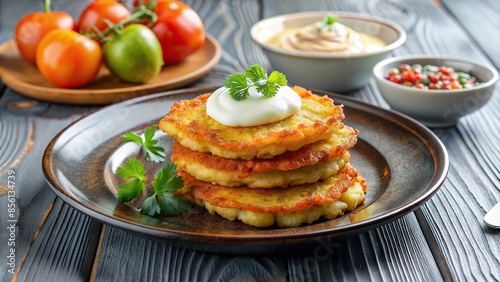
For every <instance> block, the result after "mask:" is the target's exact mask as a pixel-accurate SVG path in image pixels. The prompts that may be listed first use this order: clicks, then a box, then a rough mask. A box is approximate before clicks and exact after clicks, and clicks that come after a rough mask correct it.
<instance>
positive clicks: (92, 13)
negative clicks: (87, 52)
mask: <svg viewBox="0 0 500 282" xmlns="http://www.w3.org/2000/svg"><path fill="white" fill-rule="evenodd" d="M129 17H130V11H129V9H127V7H125V5H123V4H121V3H119V2H116V1H114V0H96V1H94V2H91V3H90V4H88V5H87V7H85V9H84V10H83V11H82V13H81V14H80V18H79V19H78V31H80V33H87V32H91V33H93V32H92V27H93V26H95V27H96V28H97V29H98V30H100V31H103V30H105V29H106V28H108V25H107V24H106V23H105V22H104V19H108V20H109V21H111V22H112V23H114V24H116V23H119V22H120V21H122V20H124V19H127V18H129Z"/></svg>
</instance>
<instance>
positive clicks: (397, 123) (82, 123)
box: [43, 87, 449, 253]
mask: <svg viewBox="0 0 500 282" xmlns="http://www.w3.org/2000/svg"><path fill="white" fill-rule="evenodd" d="M214 89H215V88H213V87H210V88H192V89H185V90H178V91H171V92H165V93H159V94H154V95H150V96H144V97H139V98H134V99H131V100H128V101H124V102H122V103H118V104H115V105H112V106H108V107H106V108H103V109H101V110H99V111H97V112H95V113H93V114H90V115H88V116H86V117H83V118H81V119H80V120H78V121H77V122H75V123H73V124H72V125H70V126H69V127H67V128H66V129H65V130H63V131H62V132H61V133H60V134H58V135H57V136H56V137H55V138H54V139H53V140H52V141H51V143H50V144H49V145H48V147H47V149H46V151H45V153H44V157H43V171H44V173H45V176H46V178H47V181H48V183H49V184H50V186H51V187H52V189H53V190H54V192H55V193H56V194H57V195H58V196H59V197H60V198H61V199H63V200H64V201H66V202H67V203H68V204H69V205H71V206H73V207H74V208H76V209H77V210H79V211H81V212H83V213H85V214H87V215H89V216H91V217H93V218H95V219H97V220H99V221H101V222H103V223H105V224H108V225H111V226H114V227H118V228H121V229H124V230H127V231H130V232H134V233H136V234H140V235H143V236H148V237H150V238H155V239H163V240H168V241H169V242H171V243H172V244H175V245H179V246H183V247H188V248H192V249H196V250H203V251H212V252H228V253H259V252H271V251H278V250H282V249H288V248H292V247H303V246H307V245H308V244H311V243H314V242H315V241H317V240H321V239H326V238H328V239H332V238H337V237H343V236H349V235H353V234H356V233H359V232H364V231H366V230H369V229H371V228H375V227H377V226H379V225H381V224H384V223H387V222H389V221H392V220H395V219H396V218H399V217H400V216H402V215H404V214H406V213H409V212H411V211H413V210H414V209H416V208H417V207H419V206H420V205H422V204H423V203H424V202H425V201H426V200H428V199H429V198H430V197H431V196H432V195H433V194H434V193H435V192H436V191H437V190H438V188H439V187H440V186H441V185H442V183H443V182H444V180H445V178H446V174H447V172H448V165H449V164H448V155H447V152H446V149H445V147H444V146H443V144H442V143H441V142H440V141H439V139H438V138H437V137H436V136H435V135H434V134H433V133H432V132H431V131H430V130H428V129H427V128H425V127H424V126H422V125H421V124H419V123H418V122H416V121H414V120H412V119H410V118H407V117H406V116H403V115H401V114H398V113H396V112H391V111H387V110H383V109H380V108H377V107H375V106H372V105H368V104H365V103H362V102H359V101H356V100H353V99H349V98H347V97H345V96H340V95H336V94H331V93H327V92H322V91H315V92H316V93H318V94H328V95H330V96H331V97H332V98H333V99H334V100H335V102H336V103H342V104H344V111H345V115H346V119H345V123H346V124H348V125H350V126H353V127H355V128H357V129H359V131H360V135H359V141H358V143H357V145H356V146H355V147H354V148H353V149H351V150H350V152H351V155H352V158H351V162H352V163H353V165H354V166H355V167H356V168H357V169H358V170H359V171H360V172H361V173H362V174H363V176H364V177H365V178H366V179H367V185H368V192H367V195H366V201H365V203H364V204H363V205H362V206H360V207H359V208H357V209H356V210H355V211H353V212H350V213H348V214H346V215H344V216H342V217H340V218H338V219H335V220H329V221H319V222H317V223H315V224H312V225H306V226H301V227H297V228H286V229H278V228H264V229H262V228H261V229H259V228H253V227H250V226H247V225H245V224H243V223H241V222H232V221H228V220H225V219H222V218H221V217H219V216H214V215H210V214H209V213H208V212H206V211H205V210H204V209H202V208H197V207H193V208H191V210H190V212H188V213H187V214H183V215H177V216H163V217H157V218H155V217H149V216H146V215H143V214H141V213H139V212H138V210H137V209H136V206H134V203H133V204H123V203H120V202H119V201H118V200H117V198H116V191H117V184H118V181H119V179H117V177H116V176H115V174H114V172H115V171H116V168H117V167H119V166H120V165H121V164H122V163H123V162H124V161H125V160H126V159H127V158H128V157H131V156H136V157H138V158H141V154H140V151H139V150H140V147H139V146H138V145H135V144H134V143H125V142H123V141H121V139H120V138H121V136H122V135H123V134H125V133H127V132H130V131H133V132H136V133H139V134H141V133H143V132H144V129H145V128H147V127H149V126H150V125H151V124H156V123H157V122H158V121H159V120H160V119H161V118H162V117H163V116H164V115H165V114H166V113H167V112H168V111H169V110H170V107H171V105H172V104H173V103H174V102H176V101H179V100H180V99H190V98H193V97H195V96H196V95H199V94H201V93H206V92H211V91H213V90H214ZM155 138H157V139H158V140H159V143H160V144H161V145H162V146H164V147H165V148H167V151H168V149H169V148H170V147H171V144H172V140H171V138H170V137H169V136H167V135H165V134H163V133H162V132H161V131H159V130H158V131H157V133H156V135H155ZM160 168H161V164H156V163H148V164H147V171H148V174H149V175H148V176H149V179H152V175H154V174H155V173H156V172H157V171H158V170H159V169H160Z"/></svg>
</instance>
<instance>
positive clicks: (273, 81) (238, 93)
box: [224, 64, 288, 101]
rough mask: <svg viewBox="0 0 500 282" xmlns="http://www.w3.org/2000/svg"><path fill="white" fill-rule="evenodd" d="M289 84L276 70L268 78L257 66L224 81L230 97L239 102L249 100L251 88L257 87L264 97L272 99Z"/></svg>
mask: <svg viewBox="0 0 500 282" xmlns="http://www.w3.org/2000/svg"><path fill="white" fill-rule="evenodd" d="M287 83H288V81H287V80H286V77H285V75H284V74H283V73H281V72H279V71H276V70H274V71H272V72H271V74H270V75H269V76H267V72H266V71H265V70H264V69H263V68H262V67H261V66H259V65H257V64H255V65H252V66H250V67H248V69H247V70H246V71H245V73H233V74H231V75H229V76H228V77H226V79H225V80H224V86H225V87H226V88H228V89H229V96H231V98H233V99H235V100H237V101H242V100H245V99H247V98H248V96H249V95H250V94H249V92H248V90H249V89H250V88H251V87H255V88H256V89H257V91H258V92H260V93H262V96H264V97H267V98H271V97H273V96H274V95H276V93H278V89H279V88H280V87H281V86H285V85H286V84H287Z"/></svg>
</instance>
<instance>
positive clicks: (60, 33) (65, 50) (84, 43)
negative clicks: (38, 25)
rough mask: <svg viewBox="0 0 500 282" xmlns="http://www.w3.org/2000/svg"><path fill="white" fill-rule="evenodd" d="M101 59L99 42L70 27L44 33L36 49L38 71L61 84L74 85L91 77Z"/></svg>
mask: <svg viewBox="0 0 500 282" xmlns="http://www.w3.org/2000/svg"><path fill="white" fill-rule="evenodd" d="M101 62H102V50H101V46H100V45H99V43H97V42H96V41H94V40H92V39H90V38H88V37H86V36H84V35H81V34H79V33H78V32H76V31H73V30H64V29H55V30H52V31H50V32H49V33H47V34H46V35H45V36H44V37H43V38H42V40H41V41H40V44H39V45H38V49H37V52H36V63H37V66H38V69H39V70H40V72H41V73H42V75H43V76H44V77H45V78H47V80H49V81H50V82H52V83H54V84H55V85H57V86H60V87H64V88H76V87H81V86H84V85H85V84H87V83H89V82H91V81H92V80H94V78H95V77H96V76H97V73H98V71H99V68H100V66H101Z"/></svg>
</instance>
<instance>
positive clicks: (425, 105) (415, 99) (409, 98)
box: [373, 55, 498, 127]
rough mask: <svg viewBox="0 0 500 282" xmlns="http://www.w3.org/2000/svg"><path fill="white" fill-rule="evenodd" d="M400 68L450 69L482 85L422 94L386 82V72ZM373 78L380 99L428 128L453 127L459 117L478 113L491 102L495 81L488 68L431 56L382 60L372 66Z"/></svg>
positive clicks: (494, 76)
mask: <svg viewBox="0 0 500 282" xmlns="http://www.w3.org/2000/svg"><path fill="white" fill-rule="evenodd" d="M401 64H409V65H414V64H420V65H422V66H424V65H435V66H447V67H452V68H454V69H455V71H462V72H471V73H472V75H473V76H475V77H476V78H477V79H478V81H481V82H482V83H481V84H479V85H476V86H474V87H471V88H464V89H456V90H430V89H429V90H422V89H416V88H412V87H408V86H403V85H400V84H397V83H394V82H391V81H389V80H387V79H386V77H387V75H388V73H389V70H390V69H391V68H398V67H399V66H400V65H401ZM373 76H374V77H375V81H376V82H377V85H378V88H379V90H380V93H381V94H382V97H383V98H384V99H385V101H386V102H387V103H388V104H389V105H390V106H391V108H392V109H394V110H397V111H399V112H402V113H404V114H406V115H408V116H410V117H413V118H415V119H417V120H418V121H420V122H422V123H423V124H425V125H427V126H428V127H446V126H453V125H455V124H456V123H457V122H458V120H459V119H460V118H461V117H463V116H465V115H468V114H470V113H472V112H474V111H476V110H478V109H480V108H481V107H483V106H484V105H485V104H486V103H487V102H488V101H489V100H490V98H491V96H492V95H493V90H494V88H495V83H496V82H497V81H498V72H497V71H496V70H495V68H493V67H492V66H489V65H487V64H484V63H481V62H478V61H473V60H467V59H459V58H452V57H444V56H430V55H411V56H400V57H395V58H388V59H385V60H383V61H381V62H380V63H378V64H377V65H375V67H374V68H373Z"/></svg>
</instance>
